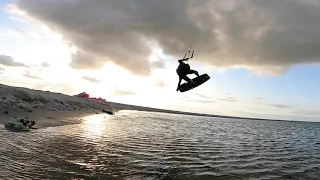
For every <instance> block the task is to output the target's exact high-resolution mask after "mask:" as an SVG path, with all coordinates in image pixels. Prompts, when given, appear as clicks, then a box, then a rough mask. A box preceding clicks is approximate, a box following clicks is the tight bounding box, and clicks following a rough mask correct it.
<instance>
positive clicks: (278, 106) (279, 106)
mask: <svg viewBox="0 0 320 180" xmlns="http://www.w3.org/2000/svg"><path fill="white" fill-rule="evenodd" d="M268 105H269V106H273V107H276V108H281V109H286V108H292V106H288V105H284V104H268Z"/></svg>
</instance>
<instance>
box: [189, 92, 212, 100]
mask: <svg viewBox="0 0 320 180" xmlns="http://www.w3.org/2000/svg"><path fill="white" fill-rule="evenodd" d="M193 94H195V95H197V96H199V97H201V98H206V99H212V98H211V97H209V96H206V95H203V94H198V93H193Z"/></svg>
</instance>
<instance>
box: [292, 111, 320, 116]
mask: <svg viewBox="0 0 320 180" xmlns="http://www.w3.org/2000/svg"><path fill="white" fill-rule="evenodd" d="M294 114H297V115H305V116H320V110H318V111H317V110H298V111H295V112H294Z"/></svg>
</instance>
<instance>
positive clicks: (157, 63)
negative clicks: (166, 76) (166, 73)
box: [151, 61, 166, 69]
mask: <svg viewBox="0 0 320 180" xmlns="http://www.w3.org/2000/svg"><path fill="white" fill-rule="evenodd" d="M151 65H152V66H153V67H154V68H159V69H160V68H165V67H166V64H165V63H164V61H154V62H152V63H151Z"/></svg>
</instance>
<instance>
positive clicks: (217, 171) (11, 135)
mask: <svg viewBox="0 0 320 180" xmlns="http://www.w3.org/2000/svg"><path fill="white" fill-rule="evenodd" d="M0 137H1V138H0V142H1V146H0V179H23V180H26V179H128V180H131V179H308V180H310V179H320V168H319V167H320V124H318V123H305V122H276V121H253V120H239V119H222V118H221V119H220V118H208V117H196V116H184V115H172V114H164V113H151V112H135V111H122V112H119V113H118V114H116V115H114V116H108V115H95V116H90V117H87V118H85V120H84V121H83V123H81V124H76V125H68V126H62V127H53V128H45V129H39V130H35V131H32V132H28V133H17V132H9V131H7V130H5V129H4V128H3V126H2V127H1V128H0Z"/></svg>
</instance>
